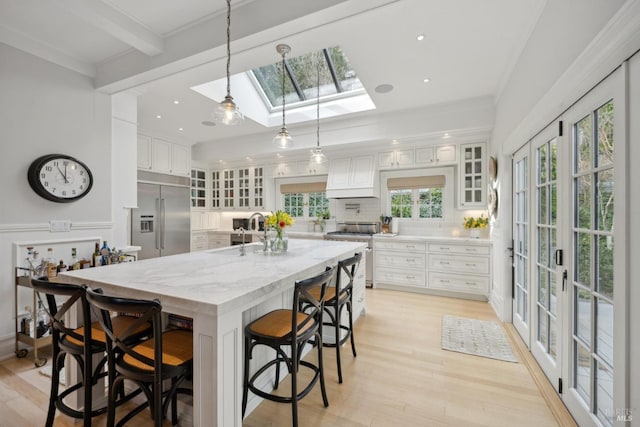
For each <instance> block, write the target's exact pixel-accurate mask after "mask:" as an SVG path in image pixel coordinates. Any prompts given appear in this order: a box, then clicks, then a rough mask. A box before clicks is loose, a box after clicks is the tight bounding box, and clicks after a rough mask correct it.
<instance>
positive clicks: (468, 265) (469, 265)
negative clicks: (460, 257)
mask: <svg viewBox="0 0 640 427" xmlns="http://www.w3.org/2000/svg"><path fill="white" fill-rule="evenodd" d="M465 265H466V266H467V267H475V266H476V265H475V264H469V263H467V264H465Z"/></svg>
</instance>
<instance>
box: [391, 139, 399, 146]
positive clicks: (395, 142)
mask: <svg viewBox="0 0 640 427" xmlns="http://www.w3.org/2000/svg"><path fill="white" fill-rule="evenodd" d="M391 144H393V145H398V144H400V141H398V140H397V139H394V140H392V141H391Z"/></svg>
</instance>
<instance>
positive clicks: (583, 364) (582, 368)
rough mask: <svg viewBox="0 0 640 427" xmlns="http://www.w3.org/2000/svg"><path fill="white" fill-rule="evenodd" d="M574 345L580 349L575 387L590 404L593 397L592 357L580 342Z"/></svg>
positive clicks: (576, 361) (576, 362) (578, 350)
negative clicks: (591, 387) (591, 388)
mask: <svg viewBox="0 0 640 427" xmlns="http://www.w3.org/2000/svg"><path fill="white" fill-rule="evenodd" d="M574 345H576V346H577V347H578V348H577V351H576V353H575V360H574V366H575V372H574V378H575V382H574V387H575V389H576V391H577V392H578V394H579V395H580V396H581V397H582V399H584V401H585V403H587V404H588V402H590V398H589V396H591V393H590V385H591V356H590V355H589V350H587V349H586V348H585V347H584V346H582V344H580V343H579V342H577V341H574Z"/></svg>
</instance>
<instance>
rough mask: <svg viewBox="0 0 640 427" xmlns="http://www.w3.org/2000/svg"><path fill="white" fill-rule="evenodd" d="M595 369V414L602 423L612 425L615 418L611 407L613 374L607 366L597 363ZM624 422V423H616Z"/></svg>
mask: <svg viewBox="0 0 640 427" xmlns="http://www.w3.org/2000/svg"><path fill="white" fill-rule="evenodd" d="M597 366H598V369H597V370H596V387H597V388H596V399H597V400H596V408H597V412H596V416H597V417H598V419H599V420H600V421H602V423H603V424H604V425H608V426H612V425H614V421H617V420H616V415H623V416H624V415H625V414H616V413H615V411H614V408H613V374H612V373H611V371H610V370H609V369H607V367H606V366H605V365H604V364H602V363H598V364H597ZM617 424H626V423H617Z"/></svg>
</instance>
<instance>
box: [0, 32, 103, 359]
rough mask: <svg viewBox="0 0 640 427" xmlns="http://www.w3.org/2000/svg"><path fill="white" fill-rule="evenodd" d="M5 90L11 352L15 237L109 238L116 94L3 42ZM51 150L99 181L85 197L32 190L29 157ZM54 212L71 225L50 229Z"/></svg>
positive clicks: (2, 119)
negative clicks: (69, 198)
mask: <svg viewBox="0 0 640 427" xmlns="http://www.w3.org/2000/svg"><path fill="white" fill-rule="evenodd" d="M0 94H2V95H1V96H0V129H2V143H1V144H2V155H1V156H0V170H1V171H2V176H3V178H2V179H3V182H4V183H5V185H3V186H2V190H1V194H0V196H1V199H2V202H1V203H0V295H2V296H3V297H2V298H0V357H3V356H6V355H8V354H11V353H12V352H13V336H14V331H13V326H14V323H13V313H14V309H13V295H14V272H13V265H12V264H13V262H14V261H13V256H12V242H14V241H34V240H55V239H67V238H70V237H74V238H75V237H80V236H100V237H102V238H103V239H107V240H110V239H111V189H112V185H111V161H110V158H111V101H110V96H108V95H104V94H100V93H97V92H95V91H94V90H93V84H92V82H91V80H90V79H89V78H87V77H85V76H82V75H80V74H77V73H75V72H72V71H69V70H66V69H64V68H61V67H58V66H55V65H52V64H50V63H49V62H46V61H44V60H41V59H38V58H36V57H34V56H31V55H29V54H26V53H24V52H21V51H19V50H16V49H14V48H11V47H8V46H7V45H4V44H2V43H0ZM51 153H63V154H68V155H71V156H74V157H77V158H78V159H79V160H82V161H83V162H84V163H85V164H86V165H87V166H88V167H89V168H90V169H91V171H92V173H93V177H94V186H93V189H92V190H91V192H90V193H89V194H88V195H87V196H86V197H84V198H83V199H80V200H78V201H76V202H73V203H53V202H49V201H47V200H45V199H43V198H41V197H39V196H38V195H36V194H35V193H34V192H33V190H31V187H30V186H29V184H28V182H27V169H28V167H29V164H30V163H31V162H32V161H33V160H34V159H36V158H37V157H39V156H41V155H44V154H51ZM51 219H58V220H61V219H62V220H70V221H71V222H72V229H71V231H70V232H65V233H50V232H49V231H48V230H49V229H48V221H49V220H51ZM45 250H46V248H45ZM58 255H63V254H58ZM70 256H71V254H68V257H69V258H70Z"/></svg>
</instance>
